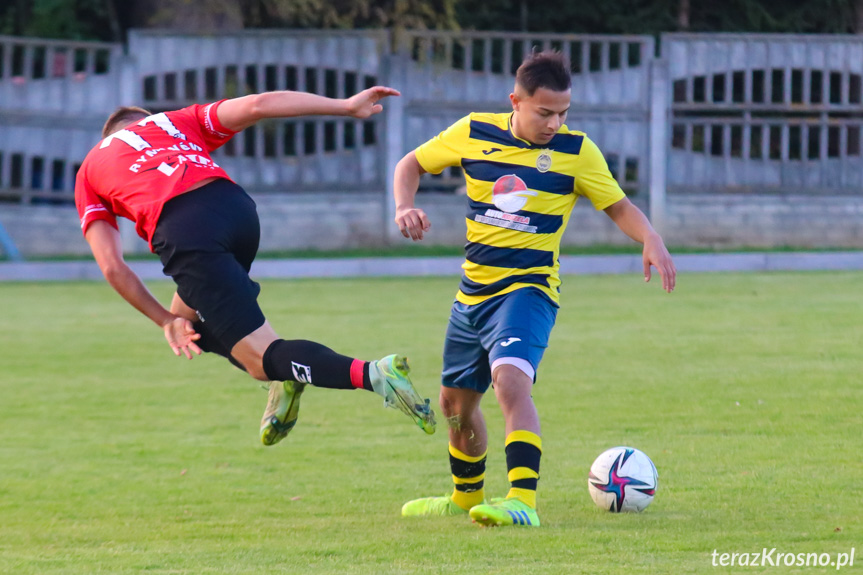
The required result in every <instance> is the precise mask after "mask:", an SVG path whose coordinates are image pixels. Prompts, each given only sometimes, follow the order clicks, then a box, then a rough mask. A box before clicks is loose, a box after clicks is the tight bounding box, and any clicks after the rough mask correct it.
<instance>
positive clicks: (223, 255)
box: [152, 179, 264, 351]
mask: <svg viewBox="0 0 863 575" xmlns="http://www.w3.org/2000/svg"><path fill="white" fill-rule="evenodd" d="M260 238H261V225H260V221H259V220H258V212H257V210H256V208H255V202H254V200H252V198H250V197H249V195H248V194H246V192H245V191H244V190H243V188H241V187H240V186H238V185H237V184H235V183H234V182H231V181H230V180H224V179H220V180H216V181H214V182H211V183H209V184H207V185H205V186H203V187H200V188H198V189H196V190H192V191H191V192H187V193H185V194H181V195H179V196H177V197H175V198H172V199H171V200H169V201H168V202H167V203H166V204H165V206H164V208H163V209H162V214H161V216H160V217H159V223H158V224H157V225H156V230H155V232H154V233H153V242H152V243H153V249H154V251H155V252H156V253H157V254H158V255H159V259H160V260H161V261H162V266H163V267H164V271H165V274H166V275H169V276H171V278H173V280H174V283H176V284H177V293H178V294H179V295H180V297H181V298H182V299H183V301H184V302H186V305H188V306H189V307H191V308H192V309H194V310H197V312H198V317H199V319H200V320H201V323H200V324H199V325H198V326H196V327H198V329H199V330H200V331H201V332H202V335H203V336H204V337H202V340H206V341H208V342H211V347H213V348H214V349H213V351H216V349H218V348H219V347H220V348H222V349H223V350H226V351H230V350H231V349H232V348H233V347H234V345H235V344H236V343H237V342H238V341H240V340H241V339H243V338H244V337H246V336H247V335H249V334H250V333H252V332H253V331H255V330H256V329H258V328H259V327H261V326H262V325H264V314H263V312H262V311H261V308H260V307H259V306H258V294H259V293H260V291H261V287H260V286H259V285H258V284H257V283H256V282H254V281H252V279H251V278H250V277H249V270H250V269H251V267H252V262H253V261H254V259H255V256H256V255H257V253H258V244H259V242H260ZM214 344H218V347H216V346H215V345H214Z"/></svg>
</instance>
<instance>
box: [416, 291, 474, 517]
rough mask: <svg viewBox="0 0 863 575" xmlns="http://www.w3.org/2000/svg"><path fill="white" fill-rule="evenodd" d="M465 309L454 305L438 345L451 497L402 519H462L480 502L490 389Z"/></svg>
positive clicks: (423, 501) (426, 503) (420, 504)
mask: <svg viewBox="0 0 863 575" xmlns="http://www.w3.org/2000/svg"><path fill="white" fill-rule="evenodd" d="M469 314H470V306H464V305H463V304H459V303H456V304H454V305H453V310H452V313H451V315H450V321H449V326H448V327H447V334H446V339H445V344H444V369H443V376H442V380H443V386H442V387H441V394H440V406H441V411H442V412H443V414H444V417H446V421H447V426H448V428H449V446H448V452H449V453H448V455H449V464H450V471H451V473H452V481H453V490H452V493H450V494H448V495H444V496H438V497H423V498H420V499H414V500H412V501H408V502H407V503H405V504H404V506H402V515H404V516H420V515H464V514H466V513H467V512H468V510H469V509H470V508H471V507H473V506H474V505H477V504H478V503H481V502H482V501H483V500H484V498H485V490H484V481H485V462H486V451H487V444H488V435H487V432H486V426H485V419H484V417H483V414H482V410H481V409H480V401H481V400H482V396H483V394H484V392H485V391H486V389H488V386H489V384H490V383H491V374H490V372H489V364H488V356H487V354H486V352H485V350H484V349H483V348H482V345H481V344H480V341H479V338H478V334H477V332H476V330H475V329H474V328H473V326H472V325H471V319H470V315H469Z"/></svg>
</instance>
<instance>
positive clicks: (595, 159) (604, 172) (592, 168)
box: [575, 137, 626, 210]
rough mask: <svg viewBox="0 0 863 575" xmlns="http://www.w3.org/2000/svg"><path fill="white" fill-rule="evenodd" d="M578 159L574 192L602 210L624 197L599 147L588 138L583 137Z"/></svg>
mask: <svg viewBox="0 0 863 575" xmlns="http://www.w3.org/2000/svg"><path fill="white" fill-rule="evenodd" d="M579 159H580V163H579V169H578V172H577V176H576V179H575V193H577V194H578V195H580V196H585V197H586V198H587V199H589V200H590V202H591V203H592V204H593V207H594V208H596V209H597V210H604V209H605V208H607V207H608V206H610V205H612V204H616V203H617V202H619V201H620V200H622V199H623V198H625V197H626V194H624V193H623V190H621V189H620V185H619V184H618V183H617V180H615V179H614V176H612V175H611V172H610V171H609V170H608V163H606V161H605V158H604V157H603V156H602V152H600V151H599V147H598V146H597V145H596V144H594V143H593V141H592V140H591V139H590V138H587V137H585V138H584V144H583V145H582V147H581V152H580V153H579Z"/></svg>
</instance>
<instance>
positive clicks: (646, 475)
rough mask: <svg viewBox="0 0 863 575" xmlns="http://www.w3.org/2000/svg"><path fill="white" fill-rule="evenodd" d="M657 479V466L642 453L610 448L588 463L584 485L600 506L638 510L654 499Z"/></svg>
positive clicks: (620, 509) (616, 511)
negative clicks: (585, 484)
mask: <svg viewBox="0 0 863 575" xmlns="http://www.w3.org/2000/svg"><path fill="white" fill-rule="evenodd" d="M657 479H658V474H657V472H656V466H655V465H653V462H652V461H651V460H650V458H649V457H648V456H647V455H645V454H644V452H642V451H639V450H638V449H635V448H632V447H612V448H611V449H609V450H608V451H605V452H603V453H602V454H601V455H600V456H599V457H597V458H596V461H594V462H593V465H591V466H590V475H588V478H587V488H588V490H589V491H590V496H591V497H592V498H593V501H594V503H596V504H597V505H598V506H599V507H601V508H602V509H608V510H609V511H613V512H614V513H620V512H621V511H626V512H631V513H637V512H639V511H642V510H644V508H645V507H647V506H648V505H650V502H651V501H653V496H654V494H656V487H657Z"/></svg>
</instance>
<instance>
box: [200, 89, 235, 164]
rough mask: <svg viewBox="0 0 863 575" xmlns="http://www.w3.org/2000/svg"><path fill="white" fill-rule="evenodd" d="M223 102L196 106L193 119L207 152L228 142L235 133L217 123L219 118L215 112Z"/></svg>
mask: <svg viewBox="0 0 863 575" xmlns="http://www.w3.org/2000/svg"><path fill="white" fill-rule="evenodd" d="M222 102H224V100H219V101H218V102H213V103H212V104H205V105H200V104H199V105H196V106H194V109H195V117H196V118H197V120H198V123H199V124H200V125H201V136H202V137H203V140H204V145H205V146H206V148H207V151H209V152H212V151H213V150H216V149H218V148H220V147H222V146H223V145H224V144H225V143H226V142H227V141H228V140H230V139H231V138H233V137H234V136H235V135H236V134H237V132H235V131H233V130H229V129H228V128H226V127H224V126H223V125H222V123H221V122H220V121H219V116H218V114H216V110H218V109H219V106H220V105H221V103H222Z"/></svg>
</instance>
